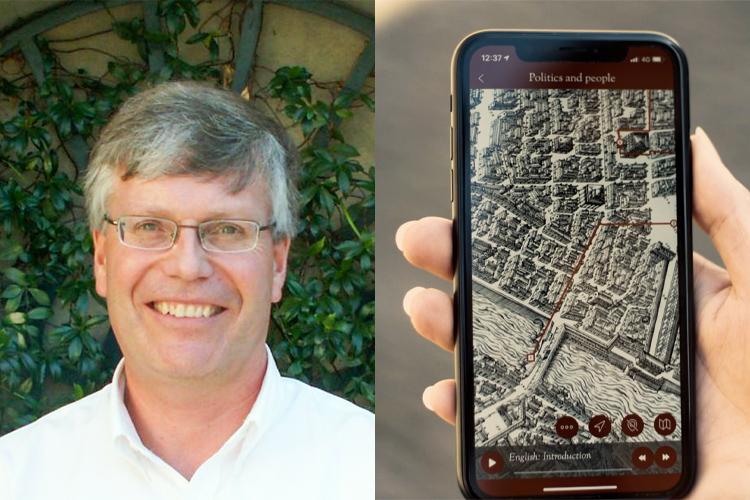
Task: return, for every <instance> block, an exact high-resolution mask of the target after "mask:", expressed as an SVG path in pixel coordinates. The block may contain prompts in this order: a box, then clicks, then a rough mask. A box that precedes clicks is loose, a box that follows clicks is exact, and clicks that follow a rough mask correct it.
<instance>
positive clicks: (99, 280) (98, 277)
mask: <svg viewBox="0 0 750 500" xmlns="http://www.w3.org/2000/svg"><path fill="white" fill-rule="evenodd" d="M91 234H92V237H93V239H94V280H95V281H96V293H98V294H99V295H100V296H102V297H104V298H106V297H107V252H106V242H107V237H106V236H105V235H104V233H102V232H101V231H99V230H98V229H94V230H93V231H92V232H91Z"/></svg>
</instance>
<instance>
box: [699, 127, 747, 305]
mask: <svg viewBox="0 0 750 500" xmlns="http://www.w3.org/2000/svg"><path fill="white" fill-rule="evenodd" d="M692 142H693V179H694V188H693V189H694V195H693V216H694V217H695V220H696V221H697V222H698V224H699V225H700V226H701V228H702V229H703V230H704V231H705V232H706V233H707V234H708V236H709V237H710V238H711V241H712V242H713V244H714V246H716V249H717V250H718V251H719V254H720V255H721V258H722V260H723V261H724V264H726V266H727V270H728V271H729V275H730V276H731V277H732V284H733V286H734V288H735V289H736V290H737V291H738V292H745V293H748V292H750V266H747V255H748V252H750V221H748V220H747V214H748V213H750V192H748V190H747V189H746V188H745V186H743V185H742V184H741V183H740V182H739V181H738V180H737V179H735V178H734V176H733V175H732V174H731V172H729V170H728V169H727V167H725V166H724V164H723V163H722V161H721V158H720V157H719V153H718V152H717V151H716V148H714V145H713V144H712V143H711V140H710V139H709V138H708V136H707V135H706V133H705V132H704V131H703V129H701V128H700V127H699V128H697V129H696V131H695V135H694V136H693V137H692Z"/></svg>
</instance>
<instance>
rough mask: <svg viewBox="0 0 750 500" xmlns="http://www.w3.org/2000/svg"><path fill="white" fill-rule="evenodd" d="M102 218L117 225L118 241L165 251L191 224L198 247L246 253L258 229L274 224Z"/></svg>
mask: <svg viewBox="0 0 750 500" xmlns="http://www.w3.org/2000/svg"><path fill="white" fill-rule="evenodd" d="M104 220H105V221H107V222H109V223H110V224H112V225H113V226H116V227H117V229H118V231H117V232H118V234H119V236H120V243H122V244H123V245H125V246H126V247H131V248H138V249H140V250H167V249H169V248H172V246H173V245H174V242H175V241H177V236H178V235H179V231H180V228H182V227H190V228H195V229H197V230H198V239H199V240H200V242H201V246H202V247H203V249H204V250H206V251H208V252H223V253H236V252H249V251H250V250H253V249H255V247H256V246H257V245H258V237H259V235H260V232H261V231H264V230H266V229H270V228H272V227H273V226H274V225H275V224H274V223H273V222H272V223H270V224H268V225H265V226H261V225H260V224H259V223H257V222H255V221H252V220H234V219H225V220H209V221H205V222H201V223H200V224H198V225H197V226H192V225H187V224H177V223H176V222H175V221H173V220H169V219H162V218H160V217H146V216H139V215H124V216H122V217H120V218H119V219H117V220H112V219H110V218H109V217H108V216H107V215H106V214H105V215H104Z"/></svg>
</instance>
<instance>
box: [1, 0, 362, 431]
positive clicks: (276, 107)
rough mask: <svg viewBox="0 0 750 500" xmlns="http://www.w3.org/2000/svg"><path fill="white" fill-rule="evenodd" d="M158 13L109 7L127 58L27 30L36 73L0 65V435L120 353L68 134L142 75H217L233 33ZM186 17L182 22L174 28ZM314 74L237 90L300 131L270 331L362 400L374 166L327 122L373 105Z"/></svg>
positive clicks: (171, 2)
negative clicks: (94, 263)
mask: <svg viewBox="0 0 750 500" xmlns="http://www.w3.org/2000/svg"><path fill="white" fill-rule="evenodd" d="M229 4H231V5H230V6H231V9H227V10H228V12H229V15H228V16H227V18H228V19H229V22H231V19H232V18H233V17H240V18H241V16H237V13H236V12H235V13H234V16H232V13H233V11H234V10H235V7H236V8H237V9H239V8H241V6H242V5H245V4H244V2H232V1H230V2H228V5H229ZM235 4H236V5H235ZM158 16H159V19H160V22H161V24H162V26H163V27H164V30H163V31H149V30H148V29H146V26H145V23H144V21H143V19H141V18H137V17H136V18H133V19H129V20H113V22H112V30H113V31H114V33H115V34H116V35H117V36H118V37H120V38H121V39H123V40H126V41H129V42H131V43H133V44H134V45H135V46H136V48H137V52H138V54H139V60H128V59H127V58H125V57H122V56H117V55H114V54H111V57H110V60H109V62H108V65H107V71H106V73H104V74H103V75H91V74H89V73H88V72H87V71H86V70H85V69H83V68H74V69H68V68H66V67H64V66H63V65H62V64H61V63H60V59H59V54H58V53H57V50H56V49H55V48H54V47H53V45H54V44H53V43H51V42H50V41H48V40H45V39H43V38H41V37H38V38H37V39H36V40H35V42H36V44H37V46H38V47H39V48H40V51H41V53H42V62H43V75H44V78H43V80H42V81H41V82H40V81H36V80H35V79H34V78H33V76H32V75H31V74H21V75H20V76H18V77H16V78H13V79H9V78H0V99H2V100H3V101H4V102H5V103H6V104H8V103H10V104H9V105H10V106H12V107H13V109H14V110H15V114H14V115H13V116H11V117H10V118H8V119H7V120H4V121H0V269H2V274H0V304H2V310H0V434H4V433H6V432H9V431H11V430H13V429H15V428H17V427H19V426H22V425H24V424H26V423H29V422H31V421H33V420H35V419H36V418H38V417H40V416H41V415H43V414H45V413H47V412H49V411H51V410H53V409H55V408H57V407H59V406H61V405H63V404H66V403H68V402H71V401H73V400H75V399H78V398H81V397H83V396H85V395H86V394H89V393H91V392H93V391H95V390H98V389H99V388H100V387H102V386H103V385H104V384H106V383H108V381H109V380H110V379H111V376H112V372H113V369H114V366H115V365H116V363H117V361H118V359H119V351H118V350H117V348H116V345H115V344H114V341H113V337H112V332H111V329H110V327H109V322H108V318H107V315H106V309H105V308H106V304H105V302H104V301H103V299H101V298H100V297H99V296H98V295H97V294H96V292H95V289H94V281H93V275H92V268H91V255H92V249H93V245H92V240H91V235H90V232H89V228H88V225H87V221H86V217H85V212H84V208H83V199H82V196H83V191H82V186H81V178H82V174H83V172H82V171H79V168H78V167H76V165H75V163H74V162H72V161H71V160H72V157H73V155H72V154H71V152H72V149H73V148H74V147H75V141H76V140H79V141H80V140H83V141H85V143H87V144H88V145H89V146H91V145H92V144H93V143H94V142H95V140H96V138H97V135H98V133H99V130H100V129H101V127H102V126H103V125H104V124H105V123H106V122H107V120H108V119H109V117H110V116H111V115H112V114H113V113H114V112H115V111H116V110H117V108H118V107H119V106H120V105H121V104H122V102H123V101H124V100H125V99H127V98H128V97H129V96H131V95H133V94H135V93H137V92H139V91H140V90H142V89H143V88H145V87H146V86H148V85H151V84H155V83H159V82H162V81H165V80H170V79H180V80H184V79H192V80H205V81H209V82H214V83H215V84H216V85H217V86H223V85H225V80H226V75H225V72H224V71H226V69H227V68H230V69H231V68H232V67H233V64H234V61H233V57H234V48H233V47H231V49H232V50H231V56H229V57H228V58H227V59H226V60H223V61H222V60H220V58H221V57H222V56H224V57H227V54H222V50H221V47H220V44H219V40H220V39H222V38H226V39H227V40H228V41H230V42H232V41H231V30H230V27H231V26H230V25H229V24H228V23H221V24H220V26H221V27H222V28H221V29H216V30H211V31H204V30H203V28H204V25H205V24H206V23H202V21H201V16H200V12H199V10H198V8H197V4H196V2H195V1H194V0H161V1H160V2H159V4H158ZM187 26H191V27H192V28H194V31H196V32H195V33H194V34H192V35H191V36H189V37H187V36H185V34H184V32H185V31H186V29H187ZM195 44H200V45H202V46H203V47H204V48H205V51H206V60H205V61H203V62H200V63H197V64H196V63H190V62H188V61H187V60H185V59H184V58H183V57H182V56H181V55H180V48H184V47H185V45H195ZM154 51H158V52H159V53H160V54H161V55H162V57H163V66H162V67H161V68H160V69H159V71H157V72H154V71H150V69H149V59H150V58H151V56H152V54H153V53H154ZM10 57H20V54H19V53H18V52H16V53H13V54H10ZM222 68H224V71H222ZM230 74H231V72H230ZM321 87H325V85H322V84H320V83H319V82H316V81H315V80H314V79H313V76H312V75H311V74H310V73H309V72H308V71H307V70H306V69H305V68H302V67H289V66H287V67H281V68H278V69H277V70H275V71H273V77H272V78H271V80H270V83H269V84H267V85H265V86H258V87H257V90H255V91H254V92H253V93H252V95H251V97H250V98H251V99H257V100H258V102H259V103H261V102H262V103H265V104H266V105H267V106H269V109H270V110H271V111H272V112H273V111H278V112H279V113H281V114H283V115H285V117H286V118H285V120H286V122H287V123H289V124H290V126H293V127H299V130H300V131H301V133H302V134H301V135H302V137H303V139H302V140H301V142H300V145H299V149H300V156H301V158H302V165H301V168H300V175H299V186H300V190H301V195H302V196H301V197H302V200H301V211H300V227H299V233H298V237H297V238H296V239H295V241H294V242H293V245H292V252H291V255H290V262H289V274H288V280H287V286H286V291H285V298H284V300H283V301H282V302H281V303H279V304H277V305H276V306H275V308H274V310H273V314H272V320H273V321H272V326H271V331H270V332H269V344H270V345H271V347H272V350H273V352H274V355H275V358H276V360H277V362H278V364H279V367H280V369H281V371H282V373H285V374H286V375H289V376H292V377H296V378H300V379H302V380H306V381H308V382H310V383H312V384H313V385H316V386H319V387H321V388H323V389H325V390H327V391H330V392H334V393H337V394H339V395H341V396H343V397H346V398H348V399H349V400H351V401H354V402H356V403H358V404H360V405H362V406H365V407H367V408H370V409H372V408H374V397H375V396H374V356H375V348H374V267H373V266H374V264H373V258H374V189H375V186H374V169H373V167H369V168H365V167H364V166H363V165H362V164H360V163H359V161H358V160H357V158H358V156H359V153H358V151H357V150H356V149H355V148H354V147H353V146H352V145H351V144H349V143H348V142H347V141H346V139H345V137H344V135H343V133H342V129H341V126H342V124H344V123H345V121H346V119H348V118H349V117H351V116H352V109H353V108H356V107H364V106H366V107H367V108H369V109H370V110H373V111H374V104H373V102H372V100H371V98H370V97H369V96H368V95H366V94H362V93H359V92H351V91H348V90H346V89H341V88H340V85H339V84H336V85H335V89H334V90H332V91H331V92H330V94H331V98H330V99H326V98H317V97H315V96H317V95H320V92H316V89H317V88H321ZM329 90H331V89H329Z"/></svg>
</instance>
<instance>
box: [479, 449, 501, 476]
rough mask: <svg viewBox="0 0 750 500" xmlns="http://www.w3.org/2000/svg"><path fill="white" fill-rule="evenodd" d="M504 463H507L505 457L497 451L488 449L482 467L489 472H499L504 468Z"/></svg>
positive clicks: (483, 456)
mask: <svg viewBox="0 0 750 500" xmlns="http://www.w3.org/2000/svg"><path fill="white" fill-rule="evenodd" d="M503 465H505V462H504V461H503V457H502V455H500V453H498V452H497V451H494V450H493V451H488V452H486V453H485V454H484V455H482V469H484V471H485V472H486V473H487V474H497V473H499V472H500V471H501V470H503Z"/></svg>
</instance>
